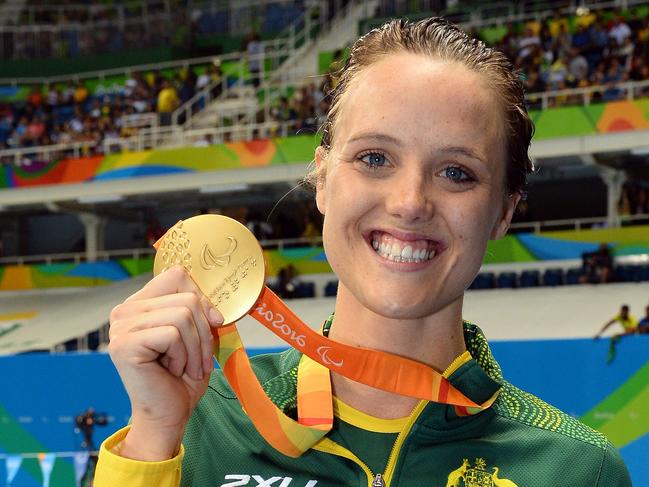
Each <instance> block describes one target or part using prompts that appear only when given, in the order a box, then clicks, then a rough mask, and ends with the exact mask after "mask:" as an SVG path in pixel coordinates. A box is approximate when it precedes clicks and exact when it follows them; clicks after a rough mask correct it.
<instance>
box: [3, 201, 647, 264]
mask: <svg viewBox="0 0 649 487" xmlns="http://www.w3.org/2000/svg"><path fill="white" fill-rule="evenodd" d="M618 220H619V223H620V226H629V225H635V224H637V225H642V224H649V214H639V215H621V216H619V217H618ZM607 226H608V219H607V217H603V216H602V217H593V218H576V219H565V220H545V221H534V222H519V223H512V224H511V226H510V230H511V232H512V233H517V232H522V231H531V232H532V233H541V232H542V231H556V230H592V229H599V228H607ZM259 243H260V244H261V247H262V248H263V249H265V250H272V249H278V250H282V249H284V248H286V247H298V246H303V247H309V246H311V247H314V246H318V245H322V237H301V238H286V239H268V240H261V241H260V242H259ZM154 253H155V250H154V249H153V248H151V247H145V248H137V249H119V250H99V251H97V260H99V261H107V260H110V259H115V258H132V259H139V258H141V257H147V256H150V255H153V254H154ZM86 261H87V255H86V253H84V252H69V253H59V254H42V255H22V256H7V257H0V265H26V264H36V263H39V264H40V263H44V264H51V263H53V262H74V263H75V264H79V263H81V262H86Z"/></svg>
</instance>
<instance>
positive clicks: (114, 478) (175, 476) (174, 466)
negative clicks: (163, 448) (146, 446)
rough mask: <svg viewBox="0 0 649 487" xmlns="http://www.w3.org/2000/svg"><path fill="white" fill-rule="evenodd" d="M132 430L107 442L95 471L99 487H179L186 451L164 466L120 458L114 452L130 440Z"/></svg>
mask: <svg viewBox="0 0 649 487" xmlns="http://www.w3.org/2000/svg"><path fill="white" fill-rule="evenodd" d="M129 428H130V427H129V426H127V427H126V428H123V429H121V430H119V431H117V432H116V433H115V434H113V435H112V436H110V437H108V438H107V439H106V441H104V442H103V443H102V445H101V448H100V450H99V460H98V462H97V468H96V470H95V482H94V485H95V487H115V486H116V485H119V486H120V487H146V486H151V485H155V486H156V487H178V486H179V485H180V477H181V468H182V460H183V456H184V454H185V450H184V448H183V447H182V446H181V447H180V452H179V453H178V455H176V456H175V457H174V458H171V459H169V460H165V461H162V462H141V461H139V460H132V459H130V458H124V457H120V456H119V455H117V454H116V453H113V449H114V448H115V447H116V446H117V445H118V444H119V443H120V442H121V441H122V440H123V439H124V437H126V434H127V433H128V430H129Z"/></svg>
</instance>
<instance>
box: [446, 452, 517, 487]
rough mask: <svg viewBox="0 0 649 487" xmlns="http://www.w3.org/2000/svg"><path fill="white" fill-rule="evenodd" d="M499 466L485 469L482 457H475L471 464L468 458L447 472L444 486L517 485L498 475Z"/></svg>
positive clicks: (513, 486)
mask: <svg viewBox="0 0 649 487" xmlns="http://www.w3.org/2000/svg"><path fill="white" fill-rule="evenodd" d="M499 473H500V471H499V468H498V467H492V468H491V469H490V470H489V469H487V462H485V460H484V459H483V458H476V459H475V463H474V464H473V466H471V463H470V462H469V460H468V459H466V458H465V459H464V460H462V465H461V466H460V467H458V468H456V469H455V470H453V471H452V472H451V473H449V474H448V479H447V481H446V487H518V485H516V484H515V483H514V482H512V481H511V480H509V479H505V478H502V477H500V476H499Z"/></svg>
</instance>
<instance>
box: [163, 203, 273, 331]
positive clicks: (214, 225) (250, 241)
mask: <svg viewBox="0 0 649 487" xmlns="http://www.w3.org/2000/svg"><path fill="white" fill-rule="evenodd" d="M199 219H203V220H204V219H209V220H211V221H209V222H208V221H206V222H201V223H199V224H200V225H203V226H206V225H207V226H209V227H211V229H212V230H214V231H217V232H218V227H219V225H220V226H224V225H225V224H227V225H229V226H232V227H238V232H237V233H236V235H235V237H240V236H241V235H244V236H245V237H244V238H245V242H244V245H245V246H246V247H249V246H250V247H253V250H254V251H255V253H256V255H257V256H258V258H259V260H260V264H261V265H262V266H263V271H262V276H263V277H262V279H261V285H260V286H259V291H255V293H254V299H252V298H251V299H250V306H248V307H245V310H244V307H242V306H241V307H240V306H237V308H240V309H241V310H242V311H240V312H237V313H236V316H234V317H232V316H230V317H228V316H226V315H225V314H224V315H223V319H224V321H223V325H221V326H226V325H230V324H232V323H235V322H237V321H239V320H240V319H241V318H243V317H244V316H246V315H247V314H249V312H250V310H252V309H253V308H254V307H255V305H256V304H257V301H258V300H259V297H260V296H261V294H262V293H263V291H264V288H265V285H266V262H265V259H264V252H263V249H262V247H261V244H260V243H259V241H258V240H257V238H256V237H255V236H254V234H253V233H252V232H251V231H250V230H249V229H248V228H247V227H246V226H245V225H243V224H242V223H241V222H239V221H237V220H235V219H234V218H230V217H228V216H225V215H216V214H204V215H195V216H192V217H189V218H186V219H183V220H179V221H178V222H177V223H176V224H174V225H173V226H172V227H170V228H169V229H168V230H167V232H166V233H165V235H164V236H163V237H162V239H161V240H160V242H164V238H166V237H167V234H168V233H169V232H170V231H171V230H173V229H174V228H176V227H177V226H178V224H180V223H183V224H187V223H188V222H192V223H191V225H192V226H193V225H196V224H197V220H199ZM219 220H220V222H219ZM185 231H186V232H187V234H188V235H189V237H190V245H191V235H192V233H193V232H195V230H194V231H192V230H190V231H187V230H185ZM233 233H235V232H233ZM205 241H206V239H205V240H203V243H205ZM237 242H238V244H239V240H238V239H237ZM161 249H162V245H161V246H160V247H159V248H158V249H156V253H155V256H154V261H153V275H154V276H157V275H160V274H162V272H164V271H163V270H161V269H163V268H164V264H163V263H162V252H161ZM193 260H194V257H192V261H193ZM177 265H181V266H183V267H185V266H184V265H183V264H181V263H179V264H177ZM228 267H229V265H228V266H226V267H225V268H226V269H227V268H228ZM185 270H186V272H187V273H188V275H189V276H190V277H191V279H192V280H193V281H194V283H195V284H196V286H197V287H198V289H199V290H200V291H201V293H202V294H203V295H204V296H205V297H206V298H207V299H208V300H209V301H210V303H211V304H212V305H213V306H214V307H215V308H216V309H217V310H219V312H220V313H221V314H223V310H222V309H220V308H219V307H218V306H217V305H216V304H215V303H214V302H213V301H212V300H211V299H210V298H209V296H208V294H207V292H206V290H205V289H203V287H202V286H201V285H200V284H199V282H197V276H196V275H195V272H194V271H193V270H187V268H186V267H185ZM226 275H227V273H226ZM239 301H244V299H242V298H239ZM226 314H227V313H226ZM229 314H230V315H235V313H229Z"/></svg>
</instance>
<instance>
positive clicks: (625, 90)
mask: <svg viewBox="0 0 649 487" xmlns="http://www.w3.org/2000/svg"><path fill="white" fill-rule="evenodd" d="M320 79H321V77H319V76H314V77H311V78H307V79H302V80H301V81H299V82H295V83H288V82H282V83H278V84H275V85H271V88H267V89H268V90H270V89H279V90H282V89H284V88H285V87H286V86H289V85H290V86H301V85H303V84H308V83H312V82H317V81H319V80H320ZM610 89H617V90H620V97H621V98H622V99H626V100H633V99H635V98H636V97H638V96H642V95H644V96H649V80H645V81H634V82H624V83H618V84H616V85H613V86H589V87H586V88H576V89H570V90H560V91H549V92H546V93H530V94H529V95H527V99H528V101H529V102H531V103H532V104H533V103H534V102H536V103H540V106H541V107H542V108H550V107H552V106H563V105H566V104H567V102H571V103H573V104H574V103H578V104H584V105H587V104H589V103H590V102H591V101H592V100H593V95H594V94H595V93H604V92H605V91H606V90H610ZM201 93H202V92H201ZM201 93H199V94H197V96H198V97H200V96H205V97H206V98H205V99H206V100H208V99H209V96H210V95H207V94H203V95H201ZM197 99H198V98H197ZM194 102H195V101H194ZM271 103H272V102H271V97H270V96H265V97H264V102H263V103H262V105H261V106H260V107H259V110H260V111H262V110H263V111H264V113H265V116H266V120H268V119H269V118H270V117H269V112H270V109H271ZM532 106H533V105H532ZM184 110H185V116H186V114H188V113H189V112H190V111H191V110H189V108H188V107H185V108H184ZM178 117H179V118H180V117H182V115H178ZM294 127H295V123H294V122H273V121H269V122H264V123H243V124H235V125H231V126H222V127H214V128H208V129H192V130H184V129H183V128H182V127H181V126H179V125H176V126H152V127H148V128H142V129H140V130H139V131H138V133H137V134H135V135H133V136H131V137H117V138H106V139H104V140H103V141H84V142H73V143H69V144H57V145H46V146H37V147H25V148H19V149H5V150H1V151H0V161H2V162H4V163H13V164H15V165H18V166H20V165H23V164H29V163H30V161H32V160H36V161H39V162H41V161H44V162H47V161H54V160H56V159H57V158H60V157H61V156H66V157H81V156H82V155H88V154H96V153H106V154H109V153H115V152H119V151H120V150H128V151H141V150H148V149H153V148H156V147H160V146H161V145H164V146H165V147H182V146H183V145H190V146H191V145H194V143H196V142H198V141H200V140H201V139H205V138H208V139H210V140H208V141H207V143H209V144H216V143H223V142H227V141H239V140H250V139H252V138H256V137H263V136H264V134H270V135H272V136H286V135H292V134H293V133H294V131H293V129H294ZM201 143H202V142H201Z"/></svg>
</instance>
